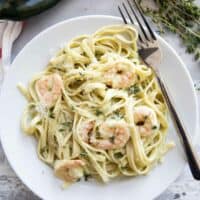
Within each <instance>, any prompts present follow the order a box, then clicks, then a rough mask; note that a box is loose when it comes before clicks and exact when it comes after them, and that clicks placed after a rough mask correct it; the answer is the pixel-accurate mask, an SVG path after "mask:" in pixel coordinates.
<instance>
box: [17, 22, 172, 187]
mask: <svg viewBox="0 0 200 200" xmlns="http://www.w3.org/2000/svg"><path fill="white" fill-rule="evenodd" d="M137 37H138V33H137V31H136V29H135V28H134V27H132V26H129V25H113V26H106V27H103V28H101V29H99V30H97V32H95V33H94V34H92V35H81V36H79V37H77V38H74V39H72V40H71V41H69V42H68V44H67V45H65V47H64V48H62V49H61V50H60V51H59V52H58V53H57V55H56V56H55V57H53V58H52V59H51V60H50V62H49V63H48V65H47V66H46V67H45V69H44V71H42V72H41V73H39V74H37V75H35V76H34V77H33V78H32V80H31V81H30V83H29V84H28V87H27V88H25V87H23V86H19V88H20V90H21V92H22V94H23V95H24V96H25V97H26V99H27V101H28V104H27V106H26V108H25V111H24V114H23V117H22V120H21V127H22V129H23V131H24V132H25V133H26V134H28V135H32V136H34V137H35V138H36V140H37V142H38V144H37V145H38V146H37V152H38V156H39V158H40V159H41V160H42V161H44V162H45V163H47V164H48V165H49V166H51V167H52V168H53V169H54V173H55V175H56V176H57V177H58V178H60V179H62V180H64V181H65V182H67V183H73V182H76V181H79V180H80V179H82V178H85V179H88V177H93V178H96V179H99V180H101V181H103V182H108V181H109V180H111V179H113V178H115V177H119V176H139V175H144V174H147V173H148V172H149V171H150V170H151V169H152V168H153V167H154V166H155V165H156V164H157V163H158V162H159V161H160V160H161V159H162V158H163V155H164V154H165V153H166V152H167V151H168V150H169V149H170V148H171V147H173V143H170V142H167V141H166V134H167V129H168V110H167V107H166V104H165V101H164V99H163V96H162V94H161V91H160V89H159V87H158V84H157V81H156V78H155V76H154V73H153V71H152V70H151V68H148V67H147V66H146V65H145V64H143V63H142V62H141V61H140V59H139V56H138V53H137Z"/></svg>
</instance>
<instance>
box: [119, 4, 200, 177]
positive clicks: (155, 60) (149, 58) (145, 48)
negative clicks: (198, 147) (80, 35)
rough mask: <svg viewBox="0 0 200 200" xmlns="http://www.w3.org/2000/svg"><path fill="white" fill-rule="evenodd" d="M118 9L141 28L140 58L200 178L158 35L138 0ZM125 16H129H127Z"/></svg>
mask: <svg viewBox="0 0 200 200" xmlns="http://www.w3.org/2000/svg"><path fill="white" fill-rule="evenodd" d="M134 6H135V7H136V9H135V8H134ZM118 9H119V12H120V15H121V17H122V19H123V21H124V23H125V24H134V19H133V16H134V18H135V19H136V21H137V23H138V27H139V28H140V30H141V33H140V34H139V37H138V40H139V41H138V47H139V50H138V53H139V55H140V58H141V59H142V60H143V62H144V63H146V65H147V66H148V67H150V68H151V69H152V70H153V71H154V73H155V76H156V78H157V81H158V84H159V86H160V89H161V91H162V93H163V96H164V98H165V101H166V104H167V106H168V108H169V111H170V115H171V118H172V120H173V123H174V125H175V127H176V130H177V133H178V135H179V136H180V138H181V141H182V144H183V147H184V151H185V155H186V157H187V160H188V163H189V167H190V170H191V172H192V175H193V177H194V178H195V179H197V180H200V161H199V157H198V155H197V152H196V151H195V149H194V146H193V145H192V142H191V139H190V137H189V135H188V134H187V131H186V128H185V127H184V125H183V122H182V121H181V119H180V118H179V115H178V113H177V112H176V110H175V107H174V105H173V103H172V99H171V96H170V95H169V92H168V90H167V87H166V86H165V84H164V82H163V79H162V77H161V74H160V72H159V68H158V64H159V63H160V62H161V50H160V48H159V44H158V42H157V38H156V35H155V34H154V32H153V31H152V29H151V27H150V25H149V24H148V22H147V20H146V19H145V17H144V15H143V13H142V10H141V9H140V7H139V5H138V3H137V2H136V0H132V2H130V1H129V0H127V4H125V3H122V6H121V7H120V6H118ZM123 10H124V12H123ZM124 13H125V14H124ZM125 16H127V18H126V17H125ZM141 19H142V20H141ZM144 25H145V26H144ZM156 66H157V67H156Z"/></svg>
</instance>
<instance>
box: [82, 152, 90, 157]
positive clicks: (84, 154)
mask: <svg viewBox="0 0 200 200" xmlns="http://www.w3.org/2000/svg"><path fill="white" fill-rule="evenodd" d="M80 156H81V157H84V158H87V157H88V155H87V154H86V153H84V152H81V153H80Z"/></svg>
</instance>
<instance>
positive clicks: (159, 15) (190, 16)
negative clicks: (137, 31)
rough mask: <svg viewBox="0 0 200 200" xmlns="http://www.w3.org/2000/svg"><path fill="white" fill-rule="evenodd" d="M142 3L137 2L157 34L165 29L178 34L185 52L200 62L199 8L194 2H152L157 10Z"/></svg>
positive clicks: (170, 0)
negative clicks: (151, 22)
mask: <svg viewBox="0 0 200 200" xmlns="http://www.w3.org/2000/svg"><path fill="white" fill-rule="evenodd" d="M144 1H145V0H139V4H140V6H141V8H142V10H143V11H144V13H145V14H147V15H148V16H150V17H151V18H152V21H153V22H155V23H156V24H157V25H158V27H159V29H160V30H159V32H161V33H163V32H164V29H167V30H169V31H171V32H174V33H176V34H178V35H179V36H180V38H181V39H182V41H183V44H184V45H185V46H186V50H187V52H188V53H193V54H194V57H195V60H200V7H198V6H197V5H195V3H194V0H153V1H154V3H155V4H156V5H157V7H158V8H157V9H153V8H150V7H146V6H144V5H145V2H144ZM163 28H164V29H163Z"/></svg>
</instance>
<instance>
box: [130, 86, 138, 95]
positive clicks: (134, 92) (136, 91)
mask: <svg viewBox="0 0 200 200" xmlns="http://www.w3.org/2000/svg"><path fill="white" fill-rule="evenodd" d="M127 90H128V94H129V95H131V94H137V93H139V92H140V88H139V86H138V85H132V86H131V87H129V88H128V89H127Z"/></svg>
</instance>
